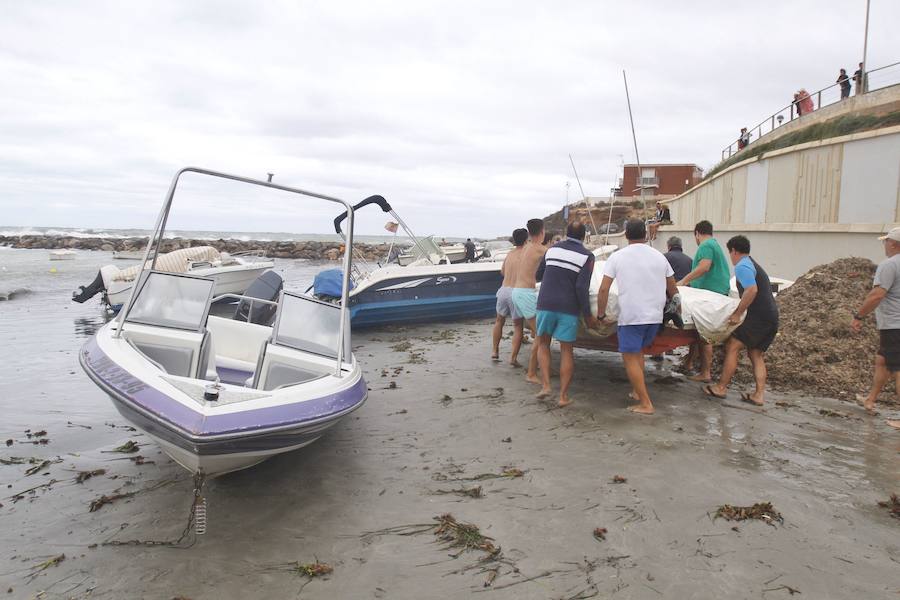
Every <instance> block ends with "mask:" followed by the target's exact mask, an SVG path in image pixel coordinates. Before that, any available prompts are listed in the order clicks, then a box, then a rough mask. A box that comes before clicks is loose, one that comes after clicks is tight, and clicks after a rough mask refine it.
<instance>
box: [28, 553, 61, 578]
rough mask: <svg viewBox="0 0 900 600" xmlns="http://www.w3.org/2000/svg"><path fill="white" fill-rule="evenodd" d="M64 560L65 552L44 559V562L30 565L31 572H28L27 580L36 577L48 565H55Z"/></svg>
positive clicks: (48, 566) (47, 567)
mask: <svg viewBox="0 0 900 600" xmlns="http://www.w3.org/2000/svg"><path fill="white" fill-rule="evenodd" d="M64 560H66V555H65V554H57V555H56V556H54V557H53V558H49V559H47V560H45V561H44V562H42V563H40V564H37V565H35V566H33V567H31V572H30V573H28V581H31V580H32V579H34V578H35V577H37V576H38V575H39V574H40V573H42V572H43V571H46V570H47V569H49V568H50V567H55V566H57V565H58V564H59V563H61V562H62V561H64Z"/></svg>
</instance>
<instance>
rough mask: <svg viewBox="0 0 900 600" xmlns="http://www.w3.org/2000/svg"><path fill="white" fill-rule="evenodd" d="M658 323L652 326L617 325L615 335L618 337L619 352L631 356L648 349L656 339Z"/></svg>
mask: <svg viewBox="0 0 900 600" xmlns="http://www.w3.org/2000/svg"><path fill="white" fill-rule="evenodd" d="M659 327H660V324H659V323H653V324H652V325H619V327H618V329H617V330H616V333H617V334H618V336H619V352H627V353H629V354H633V353H636V352H640V351H641V350H643V349H644V348H646V347H648V346H649V345H650V344H652V343H653V340H654V339H656V334H657V333H658V332H659Z"/></svg>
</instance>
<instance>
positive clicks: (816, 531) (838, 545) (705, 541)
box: [0, 251, 900, 600]
mask: <svg viewBox="0 0 900 600" xmlns="http://www.w3.org/2000/svg"><path fill="white" fill-rule="evenodd" d="M9 252H12V251H9ZM15 252H20V253H28V252H32V253H33V252H37V251H15ZM22 256H26V257H28V256H34V255H32V254H20V255H19V260H20V262H21V257H22ZM41 256H42V257H43V255H41ZM89 256H90V255H89ZM100 258H101V257H100V256H99V255H98V256H96V257H91V258H90V260H91V261H99V260H100ZM82 259H84V255H81V256H79V260H82ZM42 260H45V258H42ZM4 264H6V263H4ZM281 264H282V267H283V266H284V265H285V264H289V263H281ZM40 266H41V267H42V268H46V266H47V265H45V264H44V263H41V265H40ZM64 268H68V269H73V270H76V269H77V270H83V271H84V272H85V273H87V272H89V271H90V268H92V267H90V268H89V265H87V264H84V263H79V262H78V261H73V264H72V265H71V266H69V265H67V266H66V267H64ZM80 276H81V273H80V272H79V273H74V274H72V278H73V279H77V278H78V277H80ZM52 281H57V280H52ZM66 281H67V280H66ZM33 287H35V289H37V290H38V291H33V292H32V293H31V294H26V295H24V296H22V297H20V298H18V299H16V298H15V297H14V298H13V299H12V300H10V301H8V302H3V303H0V332H2V333H3V335H4V339H6V340H8V343H7V344H5V345H4V349H3V359H4V361H5V363H6V364H7V365H8V368H5V369H4V373H5V375H4V377H3V379H2V381H0V392H2V399H0V404H2V409H3V414H4V423H3V426H2V434H3V436H2V437H3V439H4V440H5V439H11V440H13V442H12V445H10V446H5V447H4V449H3V451H2V452H0V457H2V458H4V459H6V460H9V459H10V458H11V457H23V458H27V457H36V458H38V459H40V461H39V462H38V463H36V464H27V463H26V464H10V465H6V464H3V465H0V476H2V483H3V484H4V485H3V488H4V490H5V491H4V492H3V498H2V499H0V503H2V505H3V506H2V508H0V523H2V528H0V546H2V548H3V552H2V562H0V586H2V587H0V592H3V591H4V590H8V593H7V594H6V596H7V597H10V598H35V597H43V598H88V597H90V598H173V597H183V598H192V599H194V600H198V599H203V598H251V597H268V598H294V597H301V598H426V597H431V598H438V597H440V598H463V597H471V596H473V595H475V594H486V595H487V596H492V597H497V598H569V599H574V598H591V597H603V598H607V597H615V598H633V599H643V598H678V599H688V598H698V599H699V598H713V597H720V598H786V597H789V596H792V595H795V594H796V593H797V592H800V593H802V596H801V597H803V598H817V599H828V598H867V599H869V598H871V599H877V598H896V597H897V593H898V592H900V543H898V527H900V521H898V520H897V519H896V518H892V517H891V516H890V513H889V511H888V510H886V509H885V508H882V507H879V505H878V502H879V501H884V500H887V499H888V498H889V496H890V494H891V493H896V492H900V488H898V485H900V461H898V450H900V437H898V435H897V432H896V431H894V430H891V429H890V428H888V427H887V426H886V425H884V423H883V420H882V419H880V418H872V417H869V416H867V415H865V414H864V412H863V411H862V409H858V408H856V407H853V406H851V405H849V404H847V403H842V402H839V401H836V400H827V399H818V398H803V397H796V396H786V395H779V394H773V395H772V396H771V398H770V404H769V406H767V407H766V408H765V409H764V410H759V409H755V408H753V407H749V406H747V405H746V404H741V403H740V402H739V401H738V399H737V393H736V392H735V393H733V397H732V398H731V399H729V400H727V401H725V402H721V403H720V402H718V401H711V400H709V399H707V398H706V397H704V396H703V394H702V393H701V391H700V389H699V387H698V386H697V385H696V384H691V383H686V382H683V380H681V379H679V378H677V377H671V376H669V367H670V366H671V363H670V362H669V361H668V360H667V361H665V362H663V363H660V364H653V365H652V366H651V367H650V374H649V377H648V380H649V382H650V393H651V395H652V396H653V399H654V402H655V404H656V406H657V414H656V415H655V416H653V417H640V416H636V415H632V414H630V413H628V412H627V411H626V410H625V407H626V405H627V399H626V395H627V392H628V386H627V383H626V380H625V377H624V371H623V369H622V367H621V361H620V359H619V357H618V355H615V354H609V353H602V352H589V351H577V363H576V369H577V372H576V379H575V382H574V385H573V390H572V392H573V397H574V399H575V403H574V404H573V405H572V406H571V407H569V408H566V409H563V410H560V409H557V408H555V407H554V406H553V405H552V404H551V403H547V402H541V401H537V400H535V399H534V393H535V392H536V389H535V388H534V387H533V386H531V385H529V384H527V383H526V382H525V381H524V378H523V373H522V370H521V369H514V368H512V367H510V366H508V365H506V364H505V363H499V364H495V363H491V362H490V360H489V354H490V352H489V335H490V326H491V322H490V321H487V320H485V321H477V322H464V323H456V324H450V325H440V326H437V325H426V326H420V327H412V328H404V329H392V330H383V331H363V332H358V333H356V334H355V335H354V348H355V352H356V355H357V358H358V359H359V360H360V361H361V362H362V364H363V365H364V367H365V372H366V379H367V381H368V384H369V387H370V389H371V391H370V392H369V399H368V402H367V403H366V405H365V406H363V408H361V409H360V410H359V411H357V412H356V413H355V414H354V415H353V416H352V417H351V418H350V419H348V420H346V421H344V422H342V423H341V424H339V425H338V426H337V427H335V428H334V430H332V431H331V432H330V433H328V434H327V435H326V436H324V437H323V438H322V439H320V440H319V441H317V442H316V443H315V444H313V445H312V446H310V447H308V448H305V449H303V450H300V451H297V452H294V453H290V454H285V455H281V456H279V457H276V458H274V459H272V460H269V461H267V462H266V463H263V464H262V465H259V466H257V467H254V468H252V469H248V470H246V471H242V472H239V473H235V474H232V475H228V476H225V477H222V478H219V479H214V480H212V481H210V482H209V483H208V484H207V488H206V491H205V494H206V497H207V500H208V505H209V510H208V531H207V533H206V534H205V535H203V536H199V537H197V538H196V539H195V541H194V543H193V545H191V546H190V547H188V548H186V549H179V548H171V547H166V546H148V545H135V546H128V545H126V546H118V545H108V544H109V542H114V541H128V540H143V541H147V540H174V539H177V538H178V537H179V536H180V534H181V532H182V529H183V528H184V525H185V523H186V519H187V515H188V508H189V505H190V502H191V490H192V481H191V478H190V476H189V475H188V474H187V472H185V471H184V470H183V469H181V468H180V467H178V466H177V465H175V464H174V463H172V462H171V461H170V460H169V459H168V458H167V457H165V455H163V454H162V453H161V452H160V450H159V449H158V448H157V447H156V446H155V445H154V444H153V443H152V442H150V441H149V440H148V439H146V438H145V437H144V436H142V435H140V434H139V433H138V432H135V431H132V430H130V429H129V428H128V426H127V424H126V423H125V422H124V420H123V419H121V418H120V417H119V415H118V414H117V413H116V411H115V410H114V408H113V406H112V404H111V402H109V400H108V399H107V398H105V397H104V396H103V394H102V393H101V392H100V391H99V390H97V388H96V387H94V386H93V384H91V383H90V382H89V380H88V379H87V377H86V376H85V375H84V374H83V373H82V372H81V370H80V369H79V367H78V365H77V360H76V354H77V350H78V348H79V346H80V345H81V343H83V342H84V341H85V340H86V339H87V337H86V336H87V335H90V334H91V333H92V331H93V330H94V329H95V328H96V327H97V326H99V325H100V324H102V322H103V319H102V317H101V315H100V313H99V310H98V309H97V307H96V306H93V305H72V304H66V303H64V302H63V300H65V294H66V293H67V292H66V287H67V282H66V283H48V284H46V289H44V288H38V286H37V285H35V286H33ZM29 297H30V298H29ZM47 307H50V308H47ZM28 325H31V327H29V326H28ZM526 348H530V347H526ZM503 349H504V350H506V351H508V341H505V342H504V346H503ZM25 430H30V431H29V432H28V433H30V434H31V435H32V437H31V438H29V437H28V434H27V433H26V432H25ZM40 430H44V431H46V434H45V435H35V434H36V433H40ZM41 439H48V440H49V442H48V443H46V444H42V443H40V440H41ZM32 442H37V443H32ZM128 442H135V443H136V444H138V446H139V448H138V450H137V452H135V453H131V454H123V453H117V452H111V451H113V450H114V449H115V448H117V447H120V446H122V445H123V444H126V443H128ZM136 456H142V457H143V459H142V460H139V461H135V460H131V459H133V458H134V457H136ZM44 460H49V461H50V463H49V464H47V465H43V461H44ZM138 463H143V464H138ZM42 465H43V466H42ZM32 467H38V468H37V469H36V470H35V472H34V473H33V474H31V475H27V474H26V472H27V470H28V469H29V468H32ZM98 470H104V472H103V473H97V474H96V475H95V476H93V477H90V478H89V479H86V480H85V481H83V482H81V483H78V482H77V481H76V479H77V477H78V473H79V472H93V471H98ZM616 476H619V477H621V478H624V479H626V480H627V481H625V482H622V483H615V482H614V478H615V477H616ZM29 488H36V489H35V490H34V491H32V492H25V493H22V492H23V490H27V489H29ZM477 488H480V492H479V491H476V490H477ZM132 493H133V494H132ZM115 494H120V495H125V497H123V498H120V499H117V500H114V501H112V502H110V503H108V504H104V505H102V506H99V507H98V508H96V510H94V511H93V512H92V511H91V505H92V503H95V505H96V501H97V500H98V499H99V498H101V496H104V495H106V496H108V497H109V496H113V495H115ZM17 495H20V497H17ZM474 496H480V497H474ZM758 502H771V503H772V505H773V507H774V509H776V510H777V511H778V512H780V514H781V516H782V517H783V522H778V521H772V522H766V521H763V520H748V521H743V522H732V521H727V520H725V519H723V518H718V519H717V518H714V515H715V513H716V510H717V509H718V508H719V507H720V506H722V505H725V504H731V505H737V506H751V505H753V504H755V503H758ZM446 514H450V515H452V516H453V517H454V518H455V519H456V521H458V522H461V523H467V524H473V525H475V526H477V527H478V528H479V530H480V533H481V534H482V535H484V536H488V537H489V538H491V540H482V539H481V538H477V537H476V538H475V540H476V541H475V545H478V544H482V548H487V549H488V550H487V551H486V550H485V549H478V548H469V549H464V548H460V547H449V544H448V543H447V542H446V541H442V540H441V539H440V536H436V535H435V529H436V527H435V525H437V522H436V521H435V520H434V519H435V518H436V517H439V516H441V515H446ZM596 528H605V529H606V533H605V535H604V536H603V537H605V539H599V536H595V533H594V532H595V529H596ZM187 540H188V541H189V540H194V538H193V536H189V537H188V538H187ZM485 541H487V542H488V543H487V544H484V543H483V542H485ZM185 545H186V544H185ZM490 549H494V552H493V553H491V552H490ZM62 555H65V558H59V557H60V556H62ZM315 561H320V562H321V563H326V564H328V565H329V566H331V567H333V572H332V573H330V574H328V575H325V576H324V577H316V578H313V579H310V578H308V577H306V576H304V575H301V574H300V573H298V572H297V570H296V566H297V564H298V563H299V564H308V563H314V562H315ZM486 584H489V585H486ZM792 590H793V591H792Z"/></svg>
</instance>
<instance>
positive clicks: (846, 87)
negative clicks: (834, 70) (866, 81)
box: [836, 69, 850, 100]
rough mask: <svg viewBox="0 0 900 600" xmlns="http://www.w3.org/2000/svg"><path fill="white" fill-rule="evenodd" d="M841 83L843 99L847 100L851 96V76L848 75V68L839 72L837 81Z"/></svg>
mask: <svg viewBox="0 0 900 600" xmlns="http://www.w3.org/2000/svg"><path fill="white" fill-rule="evenodd" d="M836 83H839V84H841V100H845V99H847V98H849V97H850V78H849V77H847V70H846V69H841V72H840V73H839V74H838V78H837V82H836Z"/></svg>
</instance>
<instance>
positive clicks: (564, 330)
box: [535, 222, 596, 406]
mask: <svg viewBox="0 0 900 600" xmlns="http://www.w3.org/2000/svg"><path fill="white" fill-rule="evenodd" d="M584 235H585V228H584V225H583V224H582V223H579V222H575V223H570V224H569V226H568V228H567V229H566V236H567V237H566V239H564V240H562V241H560V242H557V243H556V244H554V245H553V246H552V247H551V248H550V249H549V250H547V253H546V254H545V255H544V258H543V259H542V260H541V264H540V265H539V266H538V269H537V273H536V274H535V277H536V279H537V280H538V281H540V282H541V291H540V294H538V300H537V351H538V362H539V363H540V365H541V391H540V392H538V395H537V397H538V398H547V397H548V396H550V394H552V393H553V390H551V389H550V340H551V339H552V338H555V339H556V340H557V341H558V342H559V347H560V365H559V406H566V405H568V404H570V403H571V402H572V401H571V400H570V399H569V384H571V383H572V375H573V374H574V373H575V354H574V349H573V343H574V342H575V338H576V337H577V335H578V321H579V317H581V316H583V317H584V319H585V321H586V322H587V324H588V326H589V327H593V326H594V325H595V324H596V319H595V318H594V315H593V314H592V313H591V301H590V293H589V288H590V284H591V275H592V274H593V273H594V255H593V254H591V251H590V250H588V249H587V248H585V247H584Z"/></svg>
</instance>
